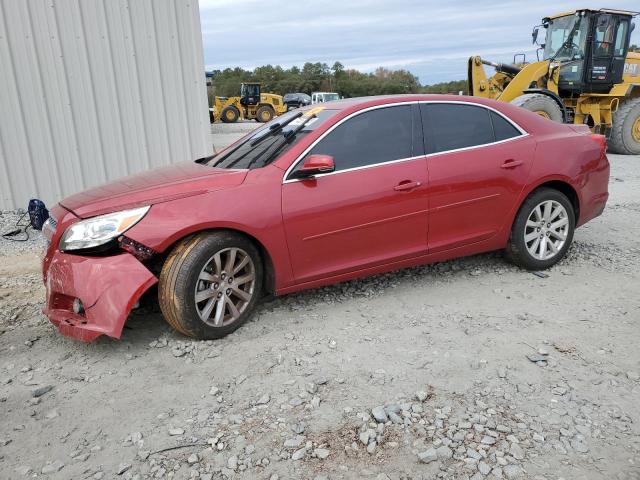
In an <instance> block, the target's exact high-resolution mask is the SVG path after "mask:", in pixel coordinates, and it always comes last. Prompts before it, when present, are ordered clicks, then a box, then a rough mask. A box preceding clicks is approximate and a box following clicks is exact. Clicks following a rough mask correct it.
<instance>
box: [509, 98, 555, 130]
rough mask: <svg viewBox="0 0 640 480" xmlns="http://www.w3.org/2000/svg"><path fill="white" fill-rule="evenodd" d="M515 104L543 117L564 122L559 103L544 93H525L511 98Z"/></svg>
mask: <svg viewBox="0 0 640 480" xmlns="http://www.w3.org/2000/svg"><path fill="white" fill-rule="evenodd" d="M511 103H512V104H513V105H516V106H518V107H522V108H524V109H525V110H529V111H531V112H533V113H537V114H538V115H540V116H541V117H544V118H548V119H549V120H553V121H554V122H560V123H562V122H563V116H562V109H561V108H560V106H559V105H558V103H557V102H556V101H555V100H554V99H553V98H551V97H550V96H548V95H544V94H542V93H525V94H524V95H520V96H519V97H517V98H514V99H513V100H511Z"/></svg>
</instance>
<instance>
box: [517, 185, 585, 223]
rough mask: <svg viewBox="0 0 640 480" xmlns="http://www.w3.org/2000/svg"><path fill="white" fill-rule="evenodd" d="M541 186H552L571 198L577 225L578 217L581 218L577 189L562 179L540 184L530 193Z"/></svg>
mask: <svg viewBox="0 0 640 480" xmlns="http://www.w3.org/2000/svg"><path fill="white" fill-rule="evenodd" d="M541 188H552V189H553V190H557V191H559V192H560V193H562V194H564V195H565V196H566V197H567V198H568V199H569V201H570V202H571V205H572V206H573V211H574V214H575V217H576V218H575V221H576V225H577V224H578V219H579V218H580V199H579V198H578V193H577V192H576V191H575V189H574V188H573V187H572V186H571V185H569V184H568V183H566V182H563V181H561V180H552V181H550V182H545V183H542V184H540V185H538V186H537V187H536V188H535V189H533V190H532V191H531V192H530V193H529V195H531V194H532V193H533V192H535V191H537V190H540V189H541Z"/></svg>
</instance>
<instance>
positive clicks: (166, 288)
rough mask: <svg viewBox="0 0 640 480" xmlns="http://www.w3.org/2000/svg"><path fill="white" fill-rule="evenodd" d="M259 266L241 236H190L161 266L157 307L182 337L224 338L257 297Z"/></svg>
mask: <svg viewBox="0 0 640 480" xmlns="http://www.w3.org/2000/svg"><path fill="white" fill-rule="evenodd" d="M262 268H263V267H262V260H261V258H260V254H259V253H258V250H257V249H256V247H255V246H254V244H253V243H252V242H251V241H250V240H249V239H247V238H246V237H244V236H242V235H239V234H236V233H233V232H218V233H203V234H197V235H194V236H191V237H189V238H187V239H185V240H183V241H182V242H180V243H179V244H178V245H177V246H176V247H175V248H174V250H173V251H172V252H171V254H170V255H169V257H168V258H167V260H166V262H165V264H164V265H163V267H162V271H161V273H160V282H159V286H158V298H159V303H160V309H161V310H162V313H163V315H164V317H165V319H166V320H167V322H168V323H169V324H170V325H171V326H172V327H173V328H175V329H176V330H178V331H179V332H181V333H183V334H185V335H188V336H190V337H194V338H198V339H214V338H221V337H224V336H225V335H228V334H229V333H231V332H233V331H234V330H236V329H237V328H238V327H240V325H242V324H243V323H244V322H245V321H246V320H247V319H248V318H249V317H250V316H251V313H252V312H253V309H254V308H255V305H256V303H257V301H258V299H259V298H260V295H261V293H262V272H263V270H262Z"/></svg>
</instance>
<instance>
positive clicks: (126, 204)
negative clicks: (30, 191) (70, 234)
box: [60, 161, 247, 218]
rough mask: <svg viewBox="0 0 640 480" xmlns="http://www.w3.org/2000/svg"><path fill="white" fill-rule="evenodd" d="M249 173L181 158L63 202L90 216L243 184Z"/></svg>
mask: <svg viewBox="0 0 640 480" xmlns="http://www.w3.org/2000/svg"><path fill="white" fill-rule="evenodd" d="M246 176H247V170H227V169H222V168H212V167H209V166H207V165H202V164H199V163H195V162H192V161H188V162H180V163H176V164H174V165H169V166H166V167H160V168H155V169H153V170H147V171H144V172H140V173H137V174H135V175H130V176H128V177H124V178H121V179H118V180H115V181H113V182H109V183H106V184H104V185H101V186H99V187H95V188H91V189H89V190H84V191H83V192H80V193H76V194H75V195H71V196H70V197H67V198H65V199H64V200H62V201H61V202H60V205H62V206H63V207H64V208H66V209H67V210H70V211H71V212H73V213H74V214H75V215H77V216H78V217H80V218H87V217H93V216H96V215H101V214H103V213H109V212H115V211H118V210H124V209H127V208H134V207H138V206H143V205H153V204H154V203H161V202H167V201H170V200H175V199H177V198H184V197H189V196H192V195H199V194H202V193H205V192H208V191H211V190H219V189H221V188H229V187H234V186H237V185H240V184H241V183H242V182H243V181H244V179H245V177H246Z"/></svg>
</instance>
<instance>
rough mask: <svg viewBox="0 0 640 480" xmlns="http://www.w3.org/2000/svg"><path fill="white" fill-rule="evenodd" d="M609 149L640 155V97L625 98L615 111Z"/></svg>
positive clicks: (625, 153) (614, 151)
mask: <svg viewBox="0 0 640 480" xmlns="http://www.w3.org/2000/svg"><path fill="white" fill-rule="evenodd" d="M609 151H610V152H612V153H619V154H621V155H640V98H632V99H629V100H625V101H624V102H622V104H621V105H620V106H619V107H618V110H617V111H616V112H614V114H613V126H612V128H611V135H610V136H609Z"/></svg>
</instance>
